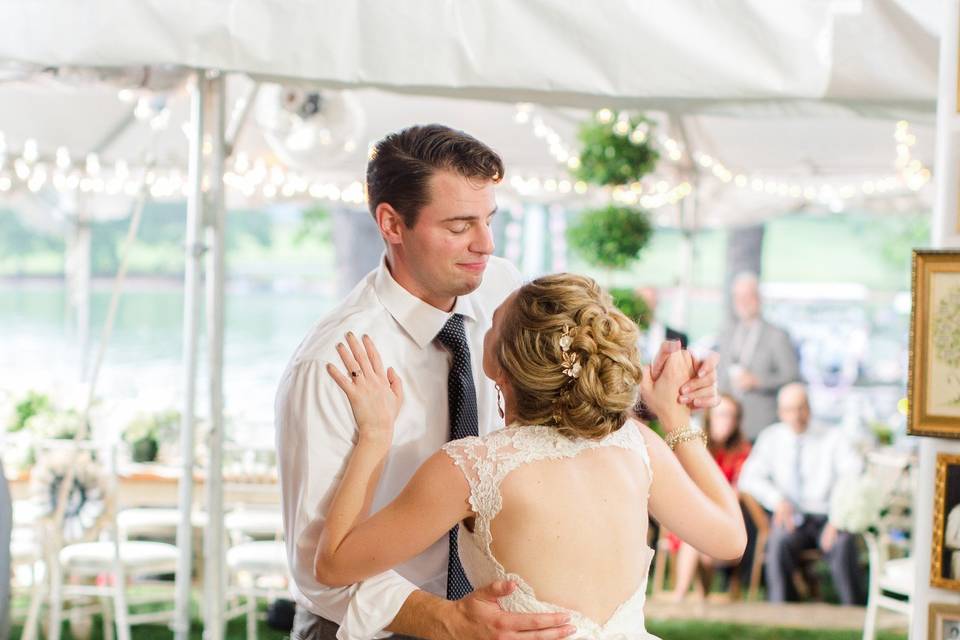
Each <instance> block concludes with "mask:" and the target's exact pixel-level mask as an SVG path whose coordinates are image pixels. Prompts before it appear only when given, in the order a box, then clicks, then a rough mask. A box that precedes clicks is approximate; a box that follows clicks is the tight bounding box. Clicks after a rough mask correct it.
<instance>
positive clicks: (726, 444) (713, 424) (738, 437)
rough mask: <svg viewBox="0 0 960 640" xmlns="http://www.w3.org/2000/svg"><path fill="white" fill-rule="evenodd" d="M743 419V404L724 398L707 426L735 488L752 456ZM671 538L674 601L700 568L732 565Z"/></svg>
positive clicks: (683, 593)
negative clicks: (674, 553)
mask: <svg viewBox="0 0 960 640" xmlns="http://www.w3.org/2000/svg"><path fill="white" fill-rule="evenodd" d="M740 418H741V410H740V403H739V402H737V400H736V399H735V398H734V397H733V396H729V395H721V396H720V404H718V405H717V406H716V407H714V408H713V409H710V410H709V411H708V412H707V415H706V420H705V423H704V430H705V431H706V432H707V437H708V443H709V444H708V446H709V448H710V453H711V454H712V455H713V459H714V460H716V461H717V466H719V467H720V470H721V471H722V472H723V475H724V476H725V477H726V478H727V482H729V483H730V485H731V486H733V487H736V486H737V479H738V478H739V476H740V469H741V467H742V466H743V463H744V461H746V459H747V456H748V455H749V454H750V443H749V442H747V439H746V438H745V437H744V435H743V430H742V429H741V428H740ZM669 536H670V547H671V550H672V551H676V553H677V581H676V585H675V586H674V590H673V599H674V600H676V601H680V600H683V598H684V597H685V596H686V594H687V591H689V590H690V585H691V584H693V577H694V575H696V573H697V569H698V568H699V567H701V566H702V567H704V568H705V569H713V568H714V567H718V566H728V565H729V563H720V562H717V561H716V560H714V559H713V558H711V557H710V556H708V555H706V554H703V553H700V552H698V551H697V550H696V549H694V548H693V547H691V546H690V545H689V544H687V543H686V542H682V541H681V540H680V539H679V538H677V537H676V536H675V535H673V534H672V533H671V534H669ZM711 574H712V572H711V571H705V572H704V573H703V574H702V575H703V576H709V575H711ZM709 590H710V585H709V584H707V583H706V580H705V582H704V585H703V591H704V595H706V593H707V592H709Z"/></svg>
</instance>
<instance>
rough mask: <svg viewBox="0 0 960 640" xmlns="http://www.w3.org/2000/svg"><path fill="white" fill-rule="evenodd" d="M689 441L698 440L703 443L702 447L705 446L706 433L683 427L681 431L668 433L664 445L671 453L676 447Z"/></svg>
mask: <svg viewBox="0 0 960 640" xmlns="http://www.w3.org/2000/svg"><path fill="white" fill-rule="evenodd" d="M691 440H699V441H701V442H702V443H703V446H707V432H706V431H702V430H700V429H694V428H692V427H684V428H683V429H677V430H676V431H671V432H670V433H668V434H667V438H666V443H667V446H668V447H670V450H671V451H673V450H675V449H676V448H677V445H680V444H683V443H684V442H689V441H691Z"/></svg>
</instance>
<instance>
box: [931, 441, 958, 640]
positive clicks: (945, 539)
mask: <svg viewBox="0 0 960 640" xmlns="http://www.w3.org/2000/svg"><path fill="white" fill-rule="evenodd" d="M930 584H931V585H933V586H935V587H942V588H944V589H954V590H956V591H960V454H950V453H939V454H937V477H936V482H935V484H934V493H933V545H932V550H931V553H930ZM958 640H960V639H958Z"/></svg>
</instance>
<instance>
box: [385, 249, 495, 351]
mask: <svg viewBox="0 0 960 640" xmlns="http://www.w3.org/2000/svg"><path fill="white" fill-rule="evenodd" d="M373 286H374V291H376V293H377V297H378V298H379V299H380V303H381V304H382V305H383V306H384V308H385V309H386V310H387V311H388V312H389V313H390V315H391V316H393V319H394V320H396V321H397V324H399V325H400V326H401V327H402V328H403V330H404V331H406V332H407V334H408V335H409V336H410V337H411V338H413V341H414V342H416V343H417V346H419V347H420V348H421V349H422V348H424V347H426V346H427V345H428V344H430V343H431V342H432V341H433V339H434V338H436V337H437V334H438V333H440V330H441V329H442V328H443V325H445V324H446V323H447V320H448V319H449V318H450V316H452V315H453V314H455V313H459V314H460V315H462V316H463V317H464V318H466V319H468V320H470V321H472V322H475V321H476V320H477V309H476V300H475V299H474V294H473V293H469V294H467V295H464V296H458V297H457V301H456V303H454V305H453V311H450V312H447V311H441V310H440V309H437V308H436V307H434V306H433V305H430V304H427V303H426V302H424V301H423V300H421V299H420V298H418V297H416V296H415V295H413V294H412V293H410V292H409V291H407V290H406V289H404V288H403V286H401V285H400V283H399V282H397V281H396V280H395V279H394V278H393V274H391V273H390V269H388V268H387V258H386V254H384V256H383V257H382V258H381V259H380V268H379V269H377V275H376V277H375V280H374V285H373Z"/></svg>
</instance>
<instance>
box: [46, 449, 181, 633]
mask: <svg viewBox="0 0 960 640" xmlns="http://www.w3.org/2000/svg"><path fill="white" fill-rule="evenodd" d="M116 455H117V452H116V445H113V444H108V445H103V444H98V443H95V442H92V441H76V442H75V441H69V440H67V441H57V442H44V443H42V444H41V445H40V446H39V447H38V456H37V459H38V465H37V467H38V468H39V469H42V470H45V472H44V471H41V472H37V468H35V472H34V474H33V475H34V478H33V483H34V485H35V491H37V492H38V493H39V496H40V497H41V499H45V500H47V501H50V500H52V501H53V502H49V503H48V512H49V511H53V510H54V509H55V507H56V505H55V502H56V498H53V496H56V495H58V492H57V491H56V488H57V487H58V486H59V484H60V483H61V482H62V480H63V477H64V473H65V472H66V470H67V468H68V467H72V468H73V470H74V472H75V478H74V483H73V486H72V490H71V492H70V494H69V496H68V498H67V507H66V509H65V512H64V517H63V519H62V521H61V522H54V520H53V518H51V517H50V515H48V516H47V517H45V518H43V519H42V520H41V526H42V527H43V528H44V531H45V540H46V541H47V542H48V545H47V549H46V552H45V556H46V563H47V566H48V567H49V581H50V594H49V608H50V629H49V638H50V640H59V638H60V630H61V626H62V624H63V616H64V609H65V605H68V604H69V605H71V607H70V609H71V610H74V611H79V612H82V613H90V614H92V613H94V612H95V611H97V610H99V611H101V612H102V614H103V624H104V637H105V638H106V639H107V640H110V639H112V638H113V633H114V628H115V629H116V635H117V637H118V638H119V640H130V627H131V626H132V625H137V624H148V623H159V622H168V621H170V620H172V618H173V610H172V608H171V609H167V610H162V611H150V612H145V613H132V612H131V611H130V609H129V607H130V604H131V598H130V597H129V596H128V593H127V589H128V582H130V581H134V580H135V581H137V582H138V584H142V585H151V586H155V587H161V586H162V587H163V589H162V591H163V592H166V591H169V597H167V596H166V595H164V596H163V597H162V598H161V597H158V593H159V590H154V591H153V592H152V593H151V595H150V596H149V597H148V598H145V599H142V600H140V602H157V601H164V602H170V603H171V604H172V603H173V583H172V582H170V581H162V582H161V581H157V580H155V578H156V577H157V576H160V575H164V574H171V573H175V572H176V568H177V556H178V552H177V548H176V547H175V546H174V545H171V544H166V543H163V542H150V541H127V540H123V539H121V536H120V535H119V531H118V526H117V504H116V500H117V494H118V492H117V471H116V470H117V466H116ZM94 498H95V499H98V500H100V501H102V505H97V504H96V502H94ZM91 602H92V605H91Z"/></svg>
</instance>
